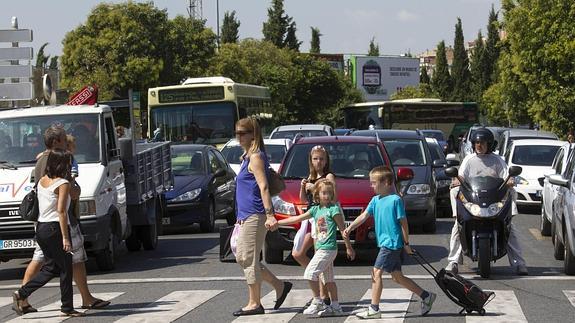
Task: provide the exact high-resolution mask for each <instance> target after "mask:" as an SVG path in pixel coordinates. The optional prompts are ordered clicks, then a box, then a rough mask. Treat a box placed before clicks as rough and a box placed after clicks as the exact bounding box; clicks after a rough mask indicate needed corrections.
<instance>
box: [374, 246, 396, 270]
mask: <svg viewBox="0 0 575 323" xmlns="http://www.w3.org/2000/svg"><path fill="white" fill-rule="evenodd" d="M402 252H403V248H401V249H397V250H392V249H388V248H386V247H381V249H379V253H378V254H377V259H375V264H374V265H373V267H375V268H377V269H383V270H384V271H385V272H388V273H392V272H394V271H401V253H402Z"/></svg>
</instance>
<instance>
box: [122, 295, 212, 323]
mask: <svg viewBox="0 0 575 323" xmlns="http://www.w3.org/2000/svg"><path fill="white" fill-rule="evenodd" d="M222 292H223V290H191V291H175V292H172V293H169V294H168V295H166V296H164V297H162V298H160V299H158V300H157V301H155V302H152V303H150V304H148V305H147V306H145V307H142V308H138V309H136V310H134V313H133V314H129V315H127V316H125V317H123V318H121V319H119V320H117V321H116V323H117V322H172V321H175V320H177V319H178V318H180V317H182V316H184V315H185V314H186V313H188V312H190V311H192V310H193V309H195V308H196V307H198V306H200V305H202V304H203V303H205V302H207V301H208V300H210V299H211V298H213V297H215V296H217V295H218V294H220V293H222Z"/></svg>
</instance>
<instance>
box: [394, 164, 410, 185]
mask: <svg viewBox="0 0 575 323" xmlns="http://www.w3.org/2000/svg"><path fill="white" fill-rule="evenodd" d="M411 179H413V170H412V169H411V168H408V167H400V168H398V169H397V180H398V181H399V182H402V181H409V180H411Z"/></svg>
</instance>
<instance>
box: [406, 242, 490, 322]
mask: <svg viewBox="0 0 575 323" xmlns="http://www.w3.org/2000/svg"><path fill="white" fill-rule="evenodd" d="M413 258H415V260H416V261H417V262H418V263H419V264H420V265H421V266H422V267H423V268H424V269H425V270H426V271H427V272H428V273H429V274H430V275H431V276H433V278H434V279H435V282H436V283H437V285H438V286H439V288H441V290H443V292H444V293H445V295H447V297H448V298H449V299H451V300H452V301H453V302H454V303H455V304H457V305H459V306H461V307H462V309H461V311H459V314H462V313H463V312H464V311H465V312H467V313H468V314H470V313H472V312H474V311H475V312H478V313H479V314H480V315H485V308H484V307H485V305H487V303H489V302H491V300H493V298H495V293H494V292H490V291H484V290H482V289H481V288H480V287H479V286H477V285H476V284H475V283H473V282H472V281H470V280H468V279H465V278H463V277H461V276H459V275H457V274H453V273H451V272H448V271H446V270H445V268H441V270H440V271H437V269H435V268H434V267H433V266H432V265H431V264H430V263H429V262H428V261H427V260H425V258H423V256H421V254H420V253H419V252H417V251H415V250H414V254H413Z"/></svg>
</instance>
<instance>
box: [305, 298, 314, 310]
mask: <svg viewBox="0 0 575 323" xmlns="http://www.w3.org/2000/svg"><path fill="white" fill-rule="evenodd" d="M311 303H313V298H310V300H309V301H307V303H305V305H304V306H303V308H308V307H309V306H310V305H311Z"/></svg>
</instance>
